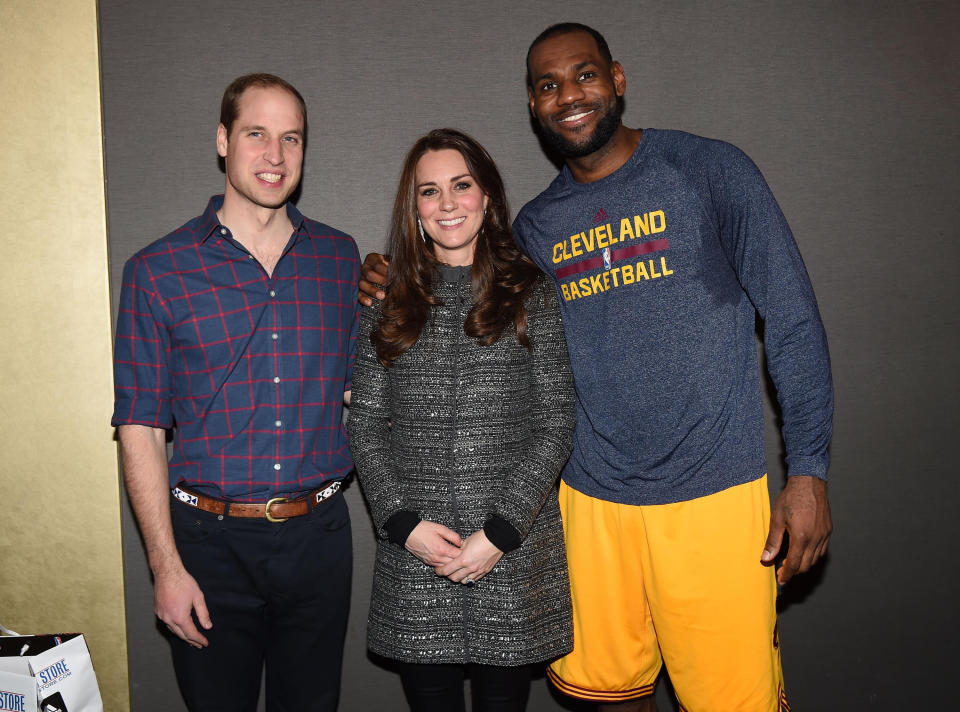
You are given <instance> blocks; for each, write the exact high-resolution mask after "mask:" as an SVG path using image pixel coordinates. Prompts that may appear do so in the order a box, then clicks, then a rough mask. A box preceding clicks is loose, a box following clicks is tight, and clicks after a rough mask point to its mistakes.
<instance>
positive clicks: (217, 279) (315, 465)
mask: <svg viewBox="0 0 960 712" xmlns="http://www.w3.org/2000/svg"><path fill="white" fill-rule="evenodd" d="M305 140H306V107H305V105H304V102H303V98H302V97H301V96H300V94H299V92H297V90H296V89H294V88H293V87H292V86H291V85H290V84H288V83H287V82H285V81H284V80H282V79H280V78H279V77H275V76H272V75H268V74H254V75H247V76H243V77H240V78H238V79H237V80H235V81H234V82H233V83H232V84H231V85H230V86H229V87H227V90H226V92H225V93H224V96H223V102H222V105H221V113H220V125H219V127H218V129H217V150H218V152H219V154H220V156H222V157H223V159H224V162H225V166H226V188H225V191H224V195H222V196H215V197H213V198H211V200H210V202H209V204H208V205H207V208H206V210H205V212H204V213H203V214H202V215H200V216H199V217H196V218H194V219H193V220H191V221H190V222H188V223H186V224H185V225H183V226H182V227H181V228H179V229H177V230H175V231H174V232H172V233H170V234H169V235H167V236H166V237H164V238H162V239H160V240H158V241H156V242H154V243H153V244H151V245H149V246H148V247H146V248H144V249H143V250H141V251H140V252H138V253H137V254H136V255H134V256H133V257H132V258H131V259H130V260H129V261H128V262H127V264H126V267H125V268H124V273H123V286H122V290H121V295H120V313H119V317H118V320H117V337H116V349H115V381H116V404H115V410H114V415H113V424H114V425H115V426H117V428H118V432H119V438H120V445H121V451H122V454H123V464H124V475H125V479H126V484H127V491H128V493H129V496H130V501H131V503H132V505H133V508H134V511H135V512H136V515H137V519H138V521H139V524H140V529H141V531H142V533H143V538H144V542H145V544H146V549H147V556H148V559H149V563H150V568H151V570H152V571H153V576H154V593H155V606H156V613H157V616H158V617H159V618H160V620H162V621H163V622H164V623H165V624H166V626H167V628H169V630H170V631H171V632H172V633H173V634H174V635H173V636H171V640H172V646H173V658H174V667H175V669H176V673H177V679H178V681H179V683H180V689H181V692H182V693H183V696H184V698H185V699H186V701H187V704H188V706H189V708H190V709H191V710H217V711H220V710H254V709H255V708H256V704H257V698H258V694H259V686H260V679H261V672H262V668H263V665H264V663H266V670H267V697H268V700H269V701H268V707H270V708H283V709H310V710H334V709H335V708H336V705H337V699H338V695H339V687H340V668H341V660H342V650H343V640H344V634H345V631H346V620H347V609H348V605H349V598H350V577H351V569H352V549H351V534H350V520H349V516H348V513H347V507H346V505H345V503H344V501H343V498H342V497H340V496H337V493H338V491H339V488H340V483H341V481H342V480H343V479H344V478H345V477H346V476H347V475H348V474H349V472H350V471H351V469H352V468H353V461H352V459H351V456H350V450H349V448H348V445H347V437H346V433H345V430H344V428H343V426H342V414H343V413H342V411H343V403H344V400H345V399H348V398H349V389H350V378H351V372H352V368H353V359H354V350H355V342H356V329H357V314H358V308H359V307H358V305H357V292H356V285H357V282H358V279H359V258H358V254H357V247H356V244H355V243H354V241H353V239H352V238H351V237H350V236H349V235H346V234H344V233H342V232H340V231H338V230H334V229H332V228H330V227H328V226H327V225H324V224H322V223H318V222H315V221H313V220H310V219H308V218H305V217H304V216H303V215H301V214H300V212H299V211H298V210H297V209H296V208H295V207H294V206H293V205H292V204H290V203H288V199H289V197H290V195H291V193H292V192H293V191H294V189H295V188H296V187H297V184H298V183H299V182H300V176H301V168H302V164H303V151H304V145H305ZM168 429H173V431H174V433H175V435H174V439H173V455H172V457H171V458H170V460H169V462H168V461H167V446H166V431H167V430H168ZM318 670H319V672H318Z"/></svg>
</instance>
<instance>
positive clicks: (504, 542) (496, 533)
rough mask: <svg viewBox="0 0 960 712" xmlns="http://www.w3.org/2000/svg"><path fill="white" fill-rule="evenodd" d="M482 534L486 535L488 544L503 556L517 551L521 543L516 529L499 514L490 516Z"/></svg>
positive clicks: (521, 540)
mask: <svg viewBox="0 0 960 712" xmlns="http://www.w3.org/2000/svg"><path fill="white" fill-rule="evenodd" d="M483 533H484V534H486V535H487V539H489V540H490V543H491V544H493V545H494V546H495V547H497V548H498V549H500V551H502V552H503V553H504V554H506V553H507V552H508V551H513V550H514V549H519V548H520V545H521V544H522V543H523V539H522V538H521V536H520V532H518V531H517V528H516V527H515V526H513V525H512V524H511V523H510V522H508V521H507V520H506V519H504V518H503V517H501V516H500V515H499V514H491V515H490V517H489V518H488V519H487V523H486V524H484V525H483Z"/></svg>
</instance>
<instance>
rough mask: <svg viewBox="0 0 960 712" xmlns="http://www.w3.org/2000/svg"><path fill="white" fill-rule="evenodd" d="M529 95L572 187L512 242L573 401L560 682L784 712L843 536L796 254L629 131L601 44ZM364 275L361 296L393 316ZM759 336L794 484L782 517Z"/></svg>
mask: <svg viewBox="0 0 960 712" xmlns="http://www.w3.org/2000/svg"><path fill="white" fill-rule="evenodd" d="M527 86H528V95H529V109H530V112H531V113H532V115H533V116H534V118H535V119H536V121H537V123H538V125H539V128H540V133H541V136H542V137H543V138H544V140H545V141H546V142H547V143H548V144H550V145H551V146H552V147H553V148H554V149H555V150H556V151H557V152H558V153H560V154H561V155H562V156H563V158H564V161H565V164H566V165H565V167H564V168H563V170H562V171H561V173H560V175H559V176H558V177H557V178H556V179H555V180H554V181H553V183H551V185H550V186H549V187H548V188H547V189H546V190H545V191H544V192H543V193H541V194H540V195H539V196H537V197H536V198H535V199H534V200H532V201H530V202H529V203H528V204H527V205H526V206H524V208H523V209H522V210H521V211H520V213H519V214H518V216H517V218H516V221H515V223H514V234H515V237H516V239H517V242H518V243H519V244H520V246H521V247H523V249H524V250H525V251H526V252H527V253H528V254H529V255H530V257H531V258H532V259H533V260H534V261H535V262H537V264H538V265H539V266H540V268H541V269H543V271H544V272H546V273H547V274H549V275H551V276H552V277H553V278H554V280H555V284H556V287H557V293H558V297H559V299H560V303H561V310H562V312H563V325H564V332H565V334H566V337H567V344H568V348H569V351H570V360H571V366H572V369H573V374H574V379H575V384H576V392H577V424H576V430H575V433H574V449H573V453H572V454H571V456H570V460H569V462H568V463H567V466H566V467H565V468H564V471H563V482H562V484H561V488H560V506H561V511H562V513H563V518H564V527H565V534H566V543H567V555H568V563H569V566H570V581H571V589H572V594H573V604H574V650H573V652H572V653H570V654H569V655H567V656H565V657H563V658H561V659H560V660H558V661H555V662H554V663H553V664H552V665H551V666H550V668H549V671H548V673H549V676H550V678H551V680H552V681H553V682H554V684H556V685H557V687H558V688H559V689H560V690H562V691H563V692H565V693H567V694H569V695H572V696H574V697H578V698H581V699H586V700H593V701H596V702H597V703H599V706H600V707H601V708H603V709H617V710H622V711H623V712H626V711H627V710H631V711H639V710H647V711H649V710H655V709H656V706H655V703H654V701H653V696H652V693H653V690H654V684H655V681H656V678H657V675H658V673H659V671H660V669H661V666H662V665H664V664H665V665H666V667H667V670H668V671H669V673H670V678H671V681H672V682H673V686H674V690H675V691H676V693H677V697H678V698H679V701H680V705H681V709H683V710H687V711H688V712H771V711H774V710H784V709H789V707H788V704H787V700H786V693H785V689H784V685H783V677H782V672H781V664H780V650H779V638H778V635H777V627H776V610H775V601H776V584H777V581H779V583H781V584H783V583H786V582H787V581H788V580H789V579H790V578H791V577H792V576H793V575H794V574H795V573H798V572H803V571H806V570H808V569H809V568H810V567H811V566H812V565H813V564H814V563H815V562H816V561H817V560H818V559H819V558H820V557H821V556H822V555H823V553H824V552H825V550H826V547H827V542H828V539H829V535H830V531H831V528H832V525H831V519H830V508H829V505H828V502H827V495H826V479H825V478H826V472H827V459H828V458H827V446H828V444H829V441H830V435H831V422H832V413H833V390H832V385H831V377H830V364H829V357H828V355H827V345H826V338H825V335H824V331H823V327H822V325H821V321H820V315H819V313H818V310H817V305H816V300H815V298H814V295H813V290H812V289H811V286H810V282H809V279H808V278H807V274H806V270H805V269H804V266H803V261H802V260H801V258H800V254H799V252H798V250H797V246H796V243H795V242H794V239H793V236H792V234H791V233H790V229H789V227H788V226H787V223H786V220H785V219H784V217H783V214H782V213H781V211H780V209H779V207H778V206H777V203H776V200H775V199H774V198H773V195H772V193H771V192H770V190H769V188H768V187H767V184H766V182H765V181H764V179H763V176H762V175H761V174H760V172H759V170H757V168H756V166H755V165H754V164H753V163H752V162H751V161H750V159H749V158H748V157H747V156H746V155H744V154H743V152H742V151H740V150H739V149H737V148H735V147H734V146H731V145H730V144H727V143H723V142H722V141H713V140H709V139H705V138H701V137H699V136H693V135H691V134H687V133H683V132H680V131H662V130H656V129H644V130H640V129H630V128H627V127H625V126H624V125H623V124H622V123H621V120H620V117H621V113H622V97H623V94H624V92H625V90H626V77H625V74H624V71H623V67H622V66H621V65H620V64H619V63H618V62H615V61H613V60H612V57H611V55H610V50H609V48H608V47H607V43H606V41H605V40H604V39H603V37H602V36H601V35H600V34H599V33H597V32H596V31H595V30H593V29H592V28H589V27H586V26H583V25H576V24H562V25H555V26H552V27H550V28H548V29H547V30H545V31H544V32H543V33H541V35H540V36H539V37H537V38H536V39H535V40H534V42H533V43H532V44H531V46H530V50H529V53H528V57H527ZM368 263H369V265H370V267H368V268H367V269H366V270H365V273H366V279H365V282H366V284H363V283H362V284H361V288H362V289H363V290H364V292H367V294H369V295H370V296H377V297H378V298H382V290H380V293H379V294H378V293H377V290H375V289H372V286H371V284H370V283H376V282H379V283H381V284H383V283H385V282H384V279H383V277H382V276H378V275H377V271H378V270H377V268H376V265H377V264H378V263H379V258H378V257H370V258H368ZM380 271H382V270H380ZM758 316H759V317H760V318H761V319H762V320H763V322H764V344H765V349H766V355H767V366H768V369H769V372H770V375H771V378H772V379H773V382H774V383H775V385H776V388H777V397H778V400H779V402H780V405H781V408H782V411H783V421H784V425H783V434H784V440H785V443H786V449H787V463H788V468H789V471H788V475H789V478H788V482H787V485H786V487H785V488H784V490H783V491H782V492H781V493H780V495H779V496H778V497H777V500H776V504H775V506H774V509H773V512H772V513H771V512H770V503H769V498H768V490H767V482H766V475H765V473H766V463H765V457H764V445H763V414H762V408H761V396H760V393H761V389H760V375H759V368H758V364H757V357H756V346H755V341H754V333H755V332H754V324H755V320H756V318H757V317H758ZM786 531H788V532H789V534H790V544H789V550H788V552H787V555H786V558H785V560H784V562H783V564H782V566H780V568H779V569H778V570H777V571H776V573H775V572H774V571H773V569H772V566H771V565H772V564H773V563H774V559H775V557H776V555H777V552H778V551H779V550H780V548H781V544H782V540H783V536H784V533H785V532H786Z"/></svg>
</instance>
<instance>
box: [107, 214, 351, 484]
mask: <svg viewBox="0 0 960 712" xmlns="http://www.w3.org/2000/svg"><path fill="white" fill-rule="evenodd" d="M221 205H223V196H215V197H213V198H211V200H210V203H209V204H208V205H207V209H206V211H205V212H204V214H203V215H201V216H200V217H197V218H194V219H193V220H191V221H190V222H188V223H187V224H186V225H184V226H183V227H181V228H180V229H179V230H176V231H174V232H172V233H170V234H169V235H167V236H166V237H164V238H162V239H160V240H158V241H157V242H154V243H153V244H151V245H149V246H148V247H146V248H144V249H143V250H141V251H140V252H138V253H137V254H136V255H134V256H133V257H132V258H130V260H129V261H128V262H127V264H126V266H125V267H124V270H123V286H122V289H121V292H120V314H119V317H118V319H117V339H116V349H115V355H114V378H115V382H116V386H115V396H116V402H115V406H114V414H113V421H112V422H113V425H115V426H116V425H124V424H139V425H147V426H150V427H153V428H171V427H175V428H176V431H175V437H174V446H173V457H172V458H171V460H170V484H171V486H173V485H176V484H177V483H180V482H183V483H185V484H186V485H188V486H190V487H192V488H195V489H197V490H199V491H201V492H204V493H206V494H208V495H210V496H213V497H221V498H225V499H230V500H237V501H258V500H265V499H269V498H271V497H276V496H295V495H299V494H302V493H304V492H307V491H309V490H311V489H316V488H318V487H320V486H323V484H324V483H329V482H332V481H334V480H337V479H343V478H344V477H345V476H346V475H347V474H349V472H350V470H351V469H352V468H353V459H352V458H351V456H350V449H349V447H348V445H347V434H346V431H345V429H344V427H343V423H342V419H343V392H344V390H345V389H349V388H350V382H351V377H352V372H353V360H354V355H355V349H356V340H357V317H358V313H359V307H358V304H357V283H358V280H359V270H360V258H359V254H358V252H357V246H356V244H355V243H354V241H353V238H351V237H350V236H349V235H346V234H344V233H342V232H339V231H338V230H334V229H333V228H330V227H328V226H327V225H324V224H322V223H318V222H315V221H313V220H310V219H307V218H304V216H303V215H301V214H300V212H299V211H298V210H297V209H296V208H295V207H294V206H293V205H290V204H288V205H287V215H288V216H289V218H290V222H292V223H293V226H294V233H293V235H292V236H291V238H290V242H289V243H288V244H287V247H286V249H285V251H284V253H283V256H282V257H281V258H280V261H279V262H277V266H276V268H275V269H274V271H273V275H272V276H268V275H267V273H266V272H265V271H264V269H263V267H262V266H261V265H260V263H259V262H257V260H256V259H254V257H253V256H252V255H251V254H250V253H249V252H247V250H246V249H245V248H244V247H243V246H242V245H241V244H240V243H239V242H237V241H236V240H234V239H233V237H232V236H231V234H230V230H229V229H228V228H226V227H224V226H223V225H221V224H220V222H219V220H218V219H217V214H216V213H217V210H219V209H220V207H221Z"/></svg>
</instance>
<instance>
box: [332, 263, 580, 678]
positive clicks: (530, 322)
mask: <svg viewBox="0 0 960 712" xmlns="http://www.w3.org/2000/svg"><path fill="white" fill-rule="evenodd" d="M468 269H469V268H459V269H458V268H449V267H448V268H443V269H442V270H441V274H440V276H439V277H438V279H437V281H436V283H435V285H434V294H435V296H436V297H438V298H439V299H440V300H442V302H443V304H442V306H438V307H436V308H435V309H434V310H433V316H432V320H428V323H427V325H426V326H425V327H424V330H423V332H422V334H421V335H420V339H419V340H418V341H417V343H416V344H415V345H414V347H413V348H412V349H410V350H409V351H407V352H406V353H404V354H403V355H402V356H401V357H400V358H399V359H397V361H396V362H395V363H394V365H393V367H392V368H390V369H386V368H384V367H383V366H382V365H380V363H378V362H377V359H376V352H375V350H374V347H373V345H372V344H371V343H370V332H371V330H372V328H373V327H374V325H375V324H376V321H377V319H378V318H379V313H380V312H379V308H378V307H373V308H369V309H365V310H364V311H363V314H362V316H361V319H360V333H359V337H358V340H357V361H356V366H355V368H354V374H353V392H352V401H351V407H350V420H349V424H348V429H349V433H350V446H351V449H352V450H353V454H354V458H355V460H356V465H357V472H358V475H359V478H360V483H361V485H362V486H363V490H364V493H365V495H366V498H367V502H368V504H369V506H370V512H371V514H372V516H373V521H374V524H375V526H376V527H377V533H378V536H379V537H380V540H379V541H378V546H377V561H376V567H375V570H374V578H373V596H372V600H371V603H370V616H369V625H368V631H367V640H368V644H369V647H370V649H371V650H372V651H373V652H375V653H378V654H380V655H383V656H385V657H388V658H393V659H397V660H403V661H406V662H421V663H481V664H487V665H520V664H524V663H532V662H538V661H543V660H548V659H551V658H554V657H558V656H560V655H562V654H564V653H566V652H568V651H569V650H570V648H571V646H572V641H573V632H572V623H571V612H570V589H569V582H568V579H567V569H566V557H565V554H564V545H563V530H562V527H561V522H560V511H559V507H558V504H557V490H556V483H557V478H558V475H559V472H560V469H561V467H562V466H563V464H564V463H565V462H566V460H567V457H568V456H569V454H570V450H571V447H572V433H573V424H574V395H573V381H572V377H571V375H570V366H569V361H568V357H567V349H566V344H565V342H564V338H563V327H562V324H561V323H560V311H559V307H558V305H557V303H556V296H555V293H554V290H553V289H552V287H551V286H549V285H548V284H546V283H545V282H544V280H543V279H542V278H541V280H540V281H539V282H538V284H537V286H536V287H535V289H534V294H533V295H532V296H531V297H530V298H529V300H528V302H527V333H528V334H529V336H530V340H531V343H532V345H533V350H532V352H531V351H528V350H527V349H526V348H524V347H522V346H520V345H519V344H518V343H517V340H516V337H515V336H514V335H513V333H512V331H511V333H508V334H504V336H502V337H501V338H500V340H499V341H497V343H496V344H494V345H492V346H480V345H478V344H477V343H476V342H475V341H474V340H473V339H471V338H469V337H468V336H467V335H466V334H465V333H464V331H463V322H464V319H465V318H466V315H467V312H468V311H469V309H470V306H471V292H470V276H469V272H468ZM402 510H409V511H413V512H416V513H417V514H418V515H419V516H420V517H421V518H422V519H427V520H431V521H435V522H439V523H441V524H443V525H445V526H448V527H450V528H451V529H453V530H454V531H456V532H458V533H459V534H460V535H461V536H463V537H466V536H468V535H470V534H472V533H473V532H475V531H477V530H478V529H480V528H481V527H483V525H484V522H485V521H486V520H487V518H488V516H489V515H491V514H495V515H499V516H500V517H502V518H503V519H505V520H506V521H507V522H509V523H510V524H511V525H513V527H514V528H515V529H516V530H517V532H519V534H520V535H521V537H523V543H522V545H521V546H520V548H518V549H515V550H514V551H511V552H508V553H507V554H505V555H504V556H503V558H501V559H500V561H499V562H498V563H497V565H496V566H495V567H494V568H493V570H492V571H490V573H488V574H487V575H486V576H484V577H483V578H482V579H480V581H478V582H477V583H476V584H475V586H473V587H472V588H471V587H467V586H463V585H460V584H456V583H453V582H451V581H450V580H449V579H446V578H443V577H440V576H438V575H436V574H435V573H434V572H433V569H431V568H430V567H428V566H427V565H425V564H424V563H423V562H421V561H420V560H419V559H417V558H416V557H414V556H413V554H411V553H410V552H408V551H407V550H406V549H404V548H403V547H401V546H399V545H397V544H394V543H391V542H390V541H389V540H387V538H386V532H385V531H384V530H383V525H384V523H385V522H386V521H387V520H388V519H389V518H390V517H391V516H392V515H393V514H396V513H397V512H400V511H402Z"/></svg>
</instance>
